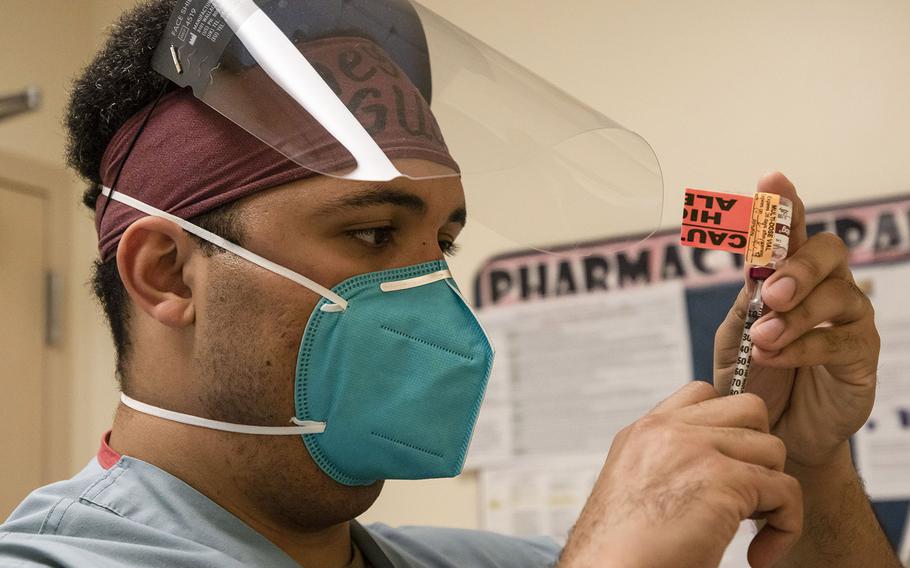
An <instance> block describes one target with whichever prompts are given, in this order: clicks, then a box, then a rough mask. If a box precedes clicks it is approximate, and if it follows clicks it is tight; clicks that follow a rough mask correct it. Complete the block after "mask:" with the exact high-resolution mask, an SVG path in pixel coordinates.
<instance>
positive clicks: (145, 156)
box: [95, 38, 458, 261]
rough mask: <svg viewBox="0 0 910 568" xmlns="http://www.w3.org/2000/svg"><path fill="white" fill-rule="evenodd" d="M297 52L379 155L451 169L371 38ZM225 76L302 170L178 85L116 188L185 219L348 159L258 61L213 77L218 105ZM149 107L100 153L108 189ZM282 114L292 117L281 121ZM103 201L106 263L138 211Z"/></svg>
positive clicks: (436, 135)
mask: <svg viewBox="0 0 910 568" xmlns="http://www.w3.org/2000/svg"><path fill="white" fill-rule="evenodd" d="M301 51H302V52H303V53H304V55H305V56H306V58H307V60H308V61H310V63H312V64H313V66H314V67H315V68H316V69H318V70H319V72H320V74H321V75H322V76H323V78H324V79H325V80H326V82H327V83H328V84H329V86H330V87H332V89H333V90H335V92H336V93H337V94H339V96H340V98H341V99H342V101H343V102H344V103H345V104H346V105H347V107H348V108H349V109H351V110H352V112H353V113H354V115H355V116H356V117H357V118H358V119H359V120H360V122H361V123H362V124H363V125H364V127H365V128H367V130H368V131H369V132H370V133H371V134H372V135H373V138H374V139H375V140H376V142H377V143H378V144H379V146H380V147H381V148H382V149H383V150H384V151H385V153H386V155H388V156H389V157H390V158H419V159H425V160H429V161H432V162H434V163H437V164H441V165H443V166H445V167H447V168H451V169H453V170H455V171H458V165H457V164H456V163H455V161H454V160H453V159H452V157H451V155H450V154H449V151H448V148H447V147H446V145H445V141H444V140H443V139H442V135H441V133H440V132H439V127H438V125H437V124H436V120H435V118H434V117H433V115H432V113H431V112H430V109H429V106H428V105H427V103H426V101H425V100H424V99H423V97H422V96H421V95H420V92H419V91H418V89H417V88H416V87H415V86H414V85H413V84H412V83H411V82H410V80H408V78H407V76H406V75H405V74H404V72H403V71H401V69H400V68H398V66H397V65H395V64H394V63H393V62H392V61H391V60H390V59H389V58H388V56H386V55H385V54H384V52H383V51H382V50H381V49H380V48H379V47H377V46H376V45H375V44H374V43H372V42H370V41H368V40H364V39H359V38H330V39H324V40H319V41H315V42H311V43H308V44H305V45H304V46H303V47H302V48H301ZM232 83H233V84H234V85H236V84H237V83H243V86H244V88H245V90H244V91H241V92H244V93H246V96H247V98H248V102H249V103H252V106H249V107H248V108H250V109H251V110H252V112H250V113H249V115H248V118H246V119H245V120H250V121H258V122H260V123H261V122H262V121H269V120H271V121H273V124H272V125H270V126H272V127H273V128H274V129H275V131H277V132H279V133H280V134H282V135H283V137H282V138H281V139H280V142H279V145H280V146H281V148H282V151H284V152H291V153H292V155H296V156H304V159H302V160H299V161H304V163H307V164H308V165H310V167H309V168H305V167H302V166H300V165H299V164H298V163H296V162H293V161H291V160H289V159H288V158H286V157H285V155H284V154H282V153H280V152H278V151H276V150H275V149H273V148H272V147H271V146H269V145H268V144H265V143H264V142H262V141H260V140H259V139H258V138H256V137H254V136H253V135H251V134H249V133H248V132H247V131H245V130H244V129H243V128H240V127H239V126H237V125H236V124H234V123H233V122H231V121H230V120H228V119H227V118H225V117H224V116H222V115H221V114H219V113H218V112H216V111H214V110H212V108H210V107H209V106H208V105H206V104H205V103H203V102H201V101H199V100H198V99H197V98H196V97H195V96H194V95H193V93H192V91H190V90H189V89H178V90H175V91H171V92H169V93H167V94H165V95H164V96H163V97H162V98H161V100H160V101H159V102H158V105H157V106H156V107H155V110H154V112H153V113H152V115H151V117H150V118H149V120H148V122H147V124H146V125H145V128H144V130H142V132H141V134H140V135H139V138H138V139H137V140H136V144H135V146H134V147H133V150H132V152H130V153H129V156H128V159H127V161H126V163H125V165H124V166H123V171H122V172H121V174H120V178H119V179H118V180H117V187H114V188H113V189H114V192H115V193H117V192H120V193H124V194H126V195H129V196H131V197H134V198H136V199H138V200H140V201H143V202H145V203H147V204H149V205H151V206H153V207H156V208H158V209H161V210H163V211H166V212H168V213H171V214H173V215H176V216H177V217H181V218H183V219H191V218H193V217H195V216H198V215H201V214H203V213H205V212H207V211H211V210H212V209H215V208H217V207H219V206H221V205H224V204H226V203H230V202H232V201H235V200H237V199H240V198H242V197H245V196H247V195H250V194H252V193H255V192H257V191H262V190H264V189H268V188H272V187H275V186H278V185H282V184H285V183H288V182H292V181H295V180H300V179H304V178H308V177H311V176H314V175H317V174H316V172H317V171H319V172H335V171H339V170H342V169H343V168H345V167H350V166H351V165H352V164H353V160H352V158H351V156H350V154H348V153H347V151H346V150H344V148H343V147H341V146H340V145H339V144H338V143H337V142H336V141H335V140H334V138H332V136H331V135H330V134H329V133H328V132H327V131H325V129H324V128H322V126H321V125H320V124H319V123H318V122H316V121H315V120H314V119H312V118H310V117H309V116H308V115H305V113H302V112H300V111H299V110H298V109H296V108H292V105H291V103H290V100H289V98H288V97H287V95H284V94H283V93H281V92H279V91H277V87H276V86H275V85H274V84H273V83H272V82H271V80H270V79H268V78H267V77H265V75H264V74H263V72H262V71H261V69H259V68H258V67H255V68H252V69H251V70H249V71H246V72H244V73H242V74H238V75H235V76H233V77H230V78H227V79H223V80H220V81H216V83H213V85H212V87H210V89H209V91H207V92H206V95H205V96H206V99H207V100H209V101H212V103H213V104H214V105H215V106H216V107H217V106H218V103H219V101H220V100H222V99H226V97H227V96H228V95H226V94H225V93H227V92H228V87H229V86H230V85H231V84H232ZM260 86H261V87H260ZM251 87H252V89H251ZM263 91H267V92H263ZM230 92H231V93H236V92H238V89H231V90H230ZM231 96H233V95H231ZM269 97H270V98H269ZM231 102H232V104H233V103H234V101H231ZM241 103H243V101H241ZM150 106H151V105H149V107H150ZM149 107H146V108H144V109H143V110H141V111H139V112H138V113H136V115H134V116H133V117H131V118H130V119H129V120H127V121H126V123H124V125H123V126H122V127H121V128H120V130H118V131H117V133H116V134H114V136H113V138H112V139H111V142H110V144H109V145H108V147H107V150H106V151H105V153H104V156H103V158H102V161H101V172H100V174H101V181H102V183H103V184H104V185H106V186H108V187H110V185H111V184H112V183H113V182H114V179H115V178H116V176H117V171H118V168H120V166H121V164H122V163H123V160H124V159H125V158H127V156H126V154H127V152H128V151H129V147H130V143H131V142H132V141H133V139H134V137H135V136H136V133H137V131H138V130H139V129H140V128H141V125H142V123H143V120H144V118H145V116H146V114H147V113H148V110H149ZM263 109H265V110H266V111H267V112H262V111H263ZM289 116H292V117H293V120H287V117H289ZM282 121H283V122H282ZM287 124H291V125H292V126H291V127H289V126H287ZM282 129H283V130H284V131H285V132H281V130H282ZM106 202H107V198H106V197H104V196H103V195H102V196H100V197H99V198H98V202H97V204H96V206H95V229H96V230H97V232H98V250H99V252H100V254H101V259H102V260H105V261H106V260H108V259H110V258H112V257H113V256H114V255H115V253H116V250H117V244H118V243H119V242H120V237H121V236H122V235H123V232H124V231H126V229H127V227H129V226H130V225H131V224H132V223H133V222H134V221H136V220H138V219H140V218H142V217H145V214H144V213H141V212H139V211H137V210H135V209H133V208H131V207H128V206H126V205H123V204H121V203H119V202H116V201H111V202H110V205H109V206H108V207H107V211H105V212H104V217H103V219H102V218H101V212H102V211H104V208H105V203H106Z"/></svg>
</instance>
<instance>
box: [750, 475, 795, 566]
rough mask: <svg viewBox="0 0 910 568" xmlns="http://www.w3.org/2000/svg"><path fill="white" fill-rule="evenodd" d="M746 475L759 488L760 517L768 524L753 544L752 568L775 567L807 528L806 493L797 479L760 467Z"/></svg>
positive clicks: (756, 508)
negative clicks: (804, 524)
mask: <svg viewBox="0 0 910 568" xmlns="http://www.w3.org/2000/svg"><path fill="white" fill-rule="evenodd" d="M745 476H746V477H747V478H748V480H747V481H746V483H749V484H750V486H751V487H754V488H755V489H757V495H756V500H755V503H756V505H755V511H756V512H758V513H760V514H759V515H757V516H759V517H761V516H763V517H764V518H765V520H766V521H767V524H766V525H765V526H764V527H763V528H762V530H761V531H759V533H758V534H757V535H756V536H755V538H754V539H752V544H751V545H749V565H750V566H752V567H753V568H765V567H769V566H773V565H775V564H776V563H777V562H778V561H779V560H781V559H782V558H783V557H784V556H785V555H786V554H787V552H788V551H789V550H790V548H791V547H792V546H793V545H794V544H796V542H797V541H798V540H799V536H800V533H801V532H802V528H803V498H802V490H801V488H800V486H799V482H798V481H796V479H794V478H793V477H790V476H789V475H786V474H784V473H781V472H778V471H773V470H770V469H766V468H762V467H759V466H751V467H748V473H746V474H745ZM761 513H764V514H763V515H762V514H761Z"/></svg>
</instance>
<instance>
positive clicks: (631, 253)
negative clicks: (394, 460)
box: [467, 196, 910, 568]
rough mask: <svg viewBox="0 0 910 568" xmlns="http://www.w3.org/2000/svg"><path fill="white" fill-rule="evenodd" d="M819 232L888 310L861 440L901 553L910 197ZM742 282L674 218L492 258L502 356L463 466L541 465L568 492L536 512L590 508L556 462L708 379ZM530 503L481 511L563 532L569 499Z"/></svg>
mask: <svg viewBox="0 0 910 568" xmlns="http://www.w3.org/2000/svg"><path fill="white" fill-rule="evenodd" d="M807 228H808V231H809V233H810V235H811V234H815V233H818V232H822V231H829V232H833V233H836V234H837V235H838V236H840V237H841V238H842V239H843V240H844V242H845V243H846V244H847V246H848V247H849V249H850V260H851V265H852V266H853V267H854V270H855V273H856V278H857V280H858V281H859V282H860V284H861V285H863V286H864V289H866V290H867V291H868V293H869V295H870V298H871V299H872V301H873V303H874V304H875V306H876V310H877V314H878V316H877V323H878V326H879V331H880V333H881V335H882V355H881V369H880V386H879V396H878V398H877V401H876V405H875V409H874V410H873V413H872V415H871V416H870V419H869V421H868V423H867V424H866V425H865V426H864V427H863V429H862V430H861V431H860V432H859V433H858V434H857V436H856V438H855V439H854V441H853V446H854V451H855V457H856V461H857V467H858V469H859V470H860V473H861V475H863V477H864V480H865V482H866V486H867V490H868V491H869V494H870V496H871V497H872V498H873V501H874V507H875V510H876V514H877V515H878V516H879V519H880V521H881V522H882V524H883V526H884V528H885V531H886V533H887V535H888V538H889V539H890V540H891V542H892V544H893V545H894V546H895V547H896V548H898V549H899V547H900V545H901V544H905V545H906V546H910V544H906V543H904V542H903V541H904V540H905V539H904V533H905V532H907V531H910V527H907V520H908V501H910V358H908V357H910V355H908V354H910V302H908V301H906V299H902V297H901V292H902V290H904V289H906V287H907V285H908V284H910V196H902V197H898V198H893V199H888V200H882V201H876V202H868V203H860V204H855V205H848V206H841V207H837V208H829V209H823V210H817V211H812V212H809V213H808V214H807ZM742 281H743V264H742V259H741V257H740V256H738V255H734V254H732V253H729V252H725V251H720V250H704V249H692V248H688V247H682V246H680V244H679V233H678V231H676V230H670V231H666V232H662V233H658V234H656V235H653V236H652V237H651V238H649V239H646V240H642V239H641V238H640V237H636V236H633V237H630V238H626V239H622V238H621V239H610V240H605V241H602V242H592V243H588V244H586V245H583V246H579V247H575V248H572V249H566V250H563V251H559V252H558V253H557V254H543V253H540V252H537V251H519V252H515V253H511V254H505V255H500V256H497V257H495V258H493V259H491V260H489V261H488V262H487V263H486V264H485V265H484V266H483V267H482V268H481V270H480V271H479V272H478V274H477V277H476V279H475V283H474V301H475V305H476V306H478V307H479V317H480V319H481V321H482V323H483V324H484V326H485V327H487V328H488V331H489V332H490V335H491V338H492V339H493V342H494V344H495V345H496V347H497V358H496V362H495V364H494V370H493V375H492V376H491V380H490V386H489V393H488V395H487V398H486V400H485V402H484V407H483V409H482V410H481V414H480V419H479V420H478V425H477V430H476V434H475V441H474V443H473V444H472V447H471V451H470V453H469V456H468V463H467V465H468V467H470V468H474V469H477V470H479V473H480V479H481V484H482V490H483V491H486V492H487V494H495V493H497V492H499V493H502V492H504V491H505V493H502V494H503V495H505V494H510V493H508V491H506V490H505V489H504V487H507V486H508V483H507V482H506V481H504V480H507V479H509V475H513V477H515V478H516V479H517V478H519V477H521V476H528V475H531V474H532V473H533V472H538V473H539V475H540V476H543V477H541V478H540V479H545V480H547V481H542V482H541V483H543V485H542V486H541V485H539V484H538V487H562V488H563V489H562V490H561V491H563V492H562V493H560V497H559V498H553V499H551V498H550V497H547V496H546V495H549V493H546V492H543V493H540V492H538V493H537V494H536V495H537V497H536V499H537V500H536V501H535V502H536V503H538V505H537V508H538V509H540V508H541V507H543V509H546V507H548V506H549V505H547V504H548V503H557V502H558V503H571V504H572V506H575V505H578V502H579V500H580V499H581V498H580V497H579V491H580V490H579V489H578V488H579V487H582V485H583V484H582V483H581V482H580V481H578V480H577V479H575V480H574V481H573V480H567V479H557V478H558V477H559V475H558V471H557V473H553V472H552V471H551V470H552V468H550V469H548V466H547V464H553V463H555V464H564V463H568V462H566V461H565V460H569V461H572V460H581V461H583V462H584V461H585V460H587V463H595V464H596V462H597V460H598V459H599V460H600V461H601V462H602V460H603V458H604V457H605V456H606V453H607V451H608V450H609V447H610V442H611V440H612V437H613V435H614V434H615V433H616V432H617V431H618V430H619V429H621V428H622V427H624V426H625V425H628V424H629V423H631V422H633V421H635V420H636V419H637V418H638V417H640V416H641V415H643V414H644V413H645V412H647V410H648V409H650V408H651V407H652V406H653V405H654V404H655V403H656V402H657V401H659V400H661V399H662V398H664V397H666V396H667V395H668V394H670V393H671V392H673V391H674V390H676V389H677V388H678V387H679V386H681V385H682V384H684V383H685V382H686V381H689V380H692V379H701V380H708V381H710V380H711V378H712V358H713V340H714V332H715V330H716V329H717V326H718V325H719V324H720V322H721V321H722V320H723V318H724V316H725V315H726V313H727V311H728V310H729V308H730V306H731V305H732V303H733V300H734V299H735V297H736V295H737V293H738V292H739V290H740V288H741V287H742ZM579 456H581V457H579ZM572 463H574V461H573V462H572ZM516 467H518V468H519V469H520V470H521V471H520V475H518V474H516V473H515V468H516ZM590 467H591V468H592V471H593V470H594V469H597V468H598V466H596V465H595V466H590ZM558 469H560V468H557V470H558ZM561 469H563V470H565V469H571V468H565V467H563V468H561ZM510 472H511V473H510ZM548 472H549V473H548ZM554 475H555V476H556V477H554ZM566 475H568V474H566ZM572 475H574V473H573V474H572ZM572 475H569V477H572ZM578 475H579V476H581V477H585V475H587V474H585V475H582V474H581V473H580V472H579V473H578ZM548 476H549V477H548ZM588 477H590V475H587V477H585V479H587V478H588ZM535 479H537V478H535ZM573 479H574V478H573ZM566 487H572V488H574V489H573V490H572V491H568V490H567V489H565V488H566ZM541 491H542V490H541ZM519 493H520V491H519ZM582 493H583V491H582ZM532 494H533V493H532ZM570 494H571V497H570V496H569V495H570ZM516 495H518V494H516ZM519 496H520V495H519ZM521 498H522V499H525V498H528V497H527V495H524V496H522V497H521ZM495 501H496V502H497V503H500V504H503V503H508V502H509V501H508V500H503V499H501V498H500V499H496V500H495ZM482 505H483V506H482V507H481V510H484V506H486V505H489V503H486V504H483V503H482ZM503 506H504V505H503ZM554 506H555V505H554ZM519 509H520V511H519V513H517V514H507V513H504V512H503V511H502V510H500V511H499V513H497V514H492V513H490V512H489V511H488V512H485V513H483V518H482V519H481V522H482V524H483V526H485V527H487V528H491V529H494V530H501V531H503V532H506V533H510V532H511V533H512V534H518V533H519V532H520V531H521V530H523V529H522V527H524V528H527V527H530V526H535V527H538V528H542V529H544V530H546V531H549V532H547V533H546V534H550V536H553V537H554V538H564V536H565V535H564V534H562V533H560V532H559V531H560V530H562V529H564V528H565V527H564V523H560V522H559V521H558V519H561V518H563V517H565V516H567V515H568V514H567V513H566V511H565V510H561V512H560V511H556V512H555V513H553V512H552V511H549V510H547V511H544V510H543V509H540V510H539V511H538V512H537V513H535V514H530V513H528V514H527V515H526V514H524V513H522V512H521V511H525V509H522V508H521V507H519ZM563 509H566V507H563ZM527 510H528V511H530V509H527ZM535 510H537V509H535ZM548 511H549V512H548ZM579 511H580V508H579ZM513 513H514V511H513ZM551 513H552V514H551ZM535 515H536V516H535ZM504 519H511V520H510V521H508V523H507V522H506V521H504ZM521 519H524V520H521ZM744 530H745V529H744ZM744 534H745V533H744ZM737 538H738V540H737V541H735V542H740V544H742V542H745V543H746V544H747V543H748V540H749V539H748V538H746V537H744V536H743V535H740V536H739V537H737ZM738 557H739V556H738V553H732V552H731V554H730V556H729V558H738ZM737 562H739V561H737V560H729V561H728V562H727V564H726V565H729V566H730V567H731V568H733V567H734V566H736V565H737V564H736V563H737Z"/></svg>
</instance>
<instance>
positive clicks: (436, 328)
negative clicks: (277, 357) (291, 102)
mask: <svg viewBox="0 0 910 568" xmlns="http://www.w3.org/2000/svg"><path fill="white" fill-rule="evenodd" d="M103 192H104V194H105V195H106V196H109V197H110V198H111V199H113V200H115V201H119V202H121V203H123V204H125V205H128V206H130V207H133V208H135V209H138V210H139V211H142V212H143V213H145V214H146V215H151V216H154V217H160V218H163V219H167V220H169V221H171V222H173V223H176V224H177V225H179V226H180V227H181V228H182V229H184V230H185V231H187V232H189V233H192V234H194V235H196V236H197V237H200V238H202V239H204V240H206V241H209V242H211V243H212V244H214V245H216V246H219V247H221V248H223V249H225V250H227V251H230V252H232V253H234V254H237V255H238V256H241V257H243V258H245V259H247V260H249V261H250V262H253V263H255V264H257V265H259V266H261V267H263V268H265V269H267V270H270V271H272V272H274V273H276V274H278V275H280V276H284V277H286V278H288V279H290V280H292V281H294V282H296V283H298V284H300V285H302V286H305V287H306V288H308V289H310V290H312V291H313V292H315V293H317V294H319V295H320V296H322V300H320V302H319V303H318V304H317V305H316V307H315V308H314V310H313V313H312V314H311V316H310V319H309V321H308V323H307V326H306V329H305V331H304V333H303V336H302V339H301V342H300V349H299V352H298V355H297V366H296V372H295V381H294V399H295V411H296V416H294V417H293V418H291V420H290V422H292V423H293V424H294V425H293V426H276V427H271V426H252V425H245V424H234V423H228V422H221V421H217V420H210V419H207V418H202V417H198V416H191V415H187V414H183V413H179V412H174V411H171V410H166V409H163V408H158V407H155V406H151V405H148V404H145V403H142V402H140V401H137V400H133V399H131V398H130V397H128V396H126V395H125V394H121V401H122V402H123V404H125V405H126V406H128V407H130V408H132V409H134V410H137V411H139V412H143V413H146V414H150V415H152V416H157V417H159V418H163V419H166V420H171V421H175V422H180V423H183V424H189V425H193V426H200V427H203V428H211V429H215V430H224V431H228V432H237V433H243V434H260V435H300V436H302V438H303V442H304V444H305V445H306V447H307V450H308V451H309V453H310V455H311V456H312V458H313V460H314V461H315V462H316V463H317V464H318V465H319V467H320V468H321V469H322V471H324V472H325V473H326V474H328V475H329V476H330V477H331V478H332V479H334V480H335V481H337V482H339V483H342V484H345V485H369V484H371V483H373V482H375V481H376V480H380V479H427V478H434V477H453V476H455V475H458V474H459V473H460V472H461V468H462V466H463V465H464V460H465V456H466V454H467V450H468V445H469V443H470V440H471V434H472V433H473V430H474V424H475V422H476V420H477V415H478V412H479V410H480V404H481V402H482V400H483V394H484V391H485V389H486V384H487V379H488V378H489V375H490V369H491V367H492V363H493V348H492V346H491V344H490V342H489V340H488V338H487V336H486V333H485V332H484V331H483V328H482V327H481V325H480V323H479V322H478V321H477V318H476V317H475V315H474V313H473V311H472V310H471V308H470V307H469V306H468V304H467V303H466V301H465V299H464V298H463V296H462V295H461V293H460V292H459V290H458V288H457V286H456V285H455V283H454V281H453V279H452V275H451V273H450V272H449V270H448V268H447V266H446V263H445V262H444V261H441V260H440V261H433V262H427V263H423V264H418V265H415V266H409V267H404V268H396V269H392V270H385V271H381V272H373V273H368V274H363V275H360V276H355V277H353V278H350V279H348V280H345V281H344V282H341V283H340V284H338V285H337V286H335V287H334V288H332V289H327V288H325V287H323V286H321V285H319V284H317V283H316V282H313V281H312V280H310V279H308V278H306V277H304V276H302V275H300V274H298V273H296V272H293V271H291V270H289V269H287V268H285V267H283V266H279V265H277V264H275V263H273V262H271V261H269V260H267V259H265V258H263V257H261V256H259V255H256V254H255V253H252V252H250V251H248V250H246V249H244V248H242V247H239V246H237V245H236V244H234V243H231V242H229V241H227V240H225V239H223V238H221V237H219V236H218V235H215V234H214V233H211V232H209V231H206V230H205V229H202V228H201V227H198V226H196V225H194V224H192V223H189V222H188V221H185V220H183V219H180V218H179V217H176V216H174V215H171V214H169V213H166V212H164V211H161V210H159V209H156V208H154V207H152V206H150V205H147V204H145V203H143V202H141V201H139V200H136V199H135V198H132V197H130V196H128V195H125V194H122V193H114V194H113V195H111V191H110V189H108V188H104V190H103Z"/></svg>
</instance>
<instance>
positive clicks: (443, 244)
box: [439, 239, 460, 256]
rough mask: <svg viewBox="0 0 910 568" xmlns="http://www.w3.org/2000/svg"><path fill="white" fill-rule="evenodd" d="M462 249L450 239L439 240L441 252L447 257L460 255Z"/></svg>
mask: <svg viewBox="0 0 910 568" xmlns="http://www.w3.org/2000/svg"><path fill="white" fill-rule="evenodd" d="M459 248H460V247H459V246H458V245H456V244H455V242H454V241H451V240H448V239H439V250H441V251H442V254H444V255H446V256H455V255H456V254H458V249H459Z"/></svg>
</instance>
